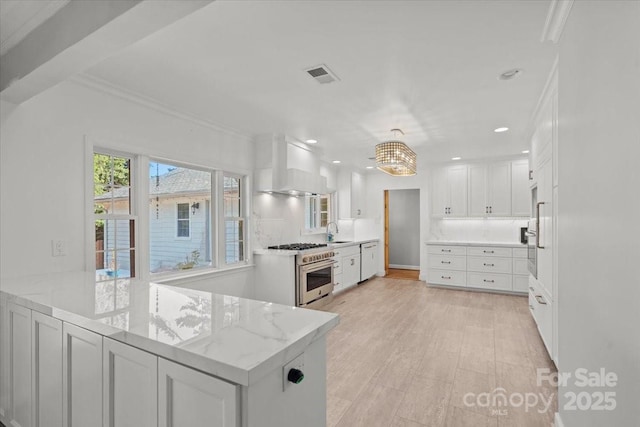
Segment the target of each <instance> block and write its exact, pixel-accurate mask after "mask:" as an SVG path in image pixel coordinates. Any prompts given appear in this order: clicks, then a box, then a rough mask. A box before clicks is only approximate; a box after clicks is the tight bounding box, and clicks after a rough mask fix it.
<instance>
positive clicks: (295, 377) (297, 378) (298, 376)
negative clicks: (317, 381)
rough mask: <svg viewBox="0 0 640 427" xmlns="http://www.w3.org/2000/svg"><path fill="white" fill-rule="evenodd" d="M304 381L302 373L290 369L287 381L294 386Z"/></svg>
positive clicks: (298, 370)
mask: <svg viewBox="0 0 640 427" xmlns="http://www.w3.org/2000/svg"><path fill="white" fill-rule="evenodd" d="M303 379H304V373H303V372H302V371H301V370H300V369H295V368H294V369H291V370H289V373H288V374H287V380H288V381H289V382H292V383H294V384H300V383H301V382H302V380H303Z"/></svg>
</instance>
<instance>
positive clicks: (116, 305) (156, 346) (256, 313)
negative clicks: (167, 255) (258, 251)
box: [0, 272, 339, 386]
mask: <svg viewBox="0 0 640 427" xmlns="http://www.w3.org/2000/svg"><path fill="white" fill-rule="evenodd" d="M0 293H2V294H4V295H3V297H6V298H7V300H8V301H9V302H15V303H17V304H19V305H22V306H25V307H27V308H30V309H32V310H36V311H39V312H41V313H43V314H46V315H49V316H52V317H55V318H57V319H60V320H62V321H65V322H69V323H73V324H75V325H77V326H80V327H82V328H85V329H88V330H90V331H93V332H96V333H98V334H101V335H103V336H105V337H108V338H111V339H114V340H117V341H120V342H123V343H126V344H129V345H132V346H134V347H137V348H140V349H142V350H145V351H148V352H150V353H153V354H156V355H158V356H160V357H164V358H166V359H169V360H173V361H175V362H178V363H181V364H183V365H186V366H189V367H192V368H195V369H198V370H201V371H203V372H207V373H209V374H211V375H215V376H217V377H220V378H223V379H225V380H227V381H230V382H233V383H237V384H241V385H245V386H248V385H251V384H253V383H255V382H257V381H258V380H260V378H262V377H263V376H264V375H266V374H268V373H269V372H271V371H273V370H274V369H279V368H280V367H281V366H283V365H284V364H285V363H287V362H288V361H289V360H291V359H293V358H294V357H296V356H297V355H299V354H300V353H302V352H303V351H304V350H305V349H306V348H307V347H308V346H309V345H310V344H311V343H312V342H313V341H315V340H316V339H318V338H320V337H322V336H323V335H325V334H326V333H327V332H329V330H331V329H332V328H334V327H335V326H336V325H337V324H338V322H339V317H338V315H337V314H333V313H327V312H322V311H315V310H309V309H305V308H299V307H290V306H285V305H280V304H273V303H268V302H263V301H256V300H250V299H245V298H238V297H233V296H227V295H219V294H214V293H211V292H204V291H196V290H191V289H186V288H181V287H174V286H168V285H160V284H156V283H149V282H143V281H139V280H129V279H120V280H118V281H117V282H114V281H112V282H102V283H95V276H94V274H93V273H86V272H76V273H56V274H49V275H46V276H33V277H25V278H20V279H2V281H1V282H0Z"/></svg>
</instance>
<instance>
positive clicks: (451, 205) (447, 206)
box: [431, 159, 529, 218]
mask: <svg viewBox="0 0 640 427" xmlns="http://www.w3.org/2000/svg"><path fill="white" fill-rule="evenodd" d="M528 173H529V166H528V162H527V160H526V159H523V160H514V161H501V162H494V163H478V164H471V165H456V166H449V167H444V168H440V169H437V170H435V171H434V173H433V180H432V183H433V186H432V193H431V194H432V199H431V201H432V210H431V213H432V216H434V217H440V218H450V217H513V216H524V217H526V216H529V182H528Z"/></svg>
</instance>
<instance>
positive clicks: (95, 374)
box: [62, 322, 102, 426]
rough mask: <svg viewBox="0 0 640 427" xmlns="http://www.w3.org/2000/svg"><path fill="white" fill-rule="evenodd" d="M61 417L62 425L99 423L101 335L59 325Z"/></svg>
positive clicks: (100, 412) (72, 326)
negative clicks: (60, 337) (60, 334)
mask: <svg viewBox="0 0 640 427" xmlns="http://www.w3.org/2000/svg"><path fill="white" fill-rule="evenodd" d="M62 338H63V344H62V419H63V425H65V426H100V425H102V336H101V335H98V334H96V333H93V332H91V331H88V330H86V329H82V328H79V327H78V326H75V325H72V324H70V323H66V322H64V323H63V325H62Z"/></svg>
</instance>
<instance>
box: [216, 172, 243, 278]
mask: <svg viewBox="0 0 640 427" xmlns="http://www.w3.org/2000/svg"><path fill="white" fill-rule="evenodd" d="M225 177H229V178H234V179H238V180H239V181H240V182H239V189H240V190H239V191H240V195H239V197H238V200H239V202H240V209H239V212H238V213H239V214H240V216H238V217H227V216H225V212H224V178H225ZM219 181H220V182H219V185H220V197H221V200H220V211H221V212H220V221H221V222H220V224H221V227H220V233H221V236H220V244H221V250H220V251H219V252H218V253H219V257H218V261H219V262H220V265H226V266H237V265H241V264H243V263H247V259H248V258H249V257H248V256H247V246H248V244H247V243H248V240H249V239H248V231H249V225H248V223H249V221H248V218H247V217H248V211H247V202H246V200H247V197H246V196H247V195H246V193H247V190H246V188H247V181H248V180H247V176H246V175H241V174H237V173H233V172H228V171H220V176H219ZM227 220H240V221H242V236H243V239H242V240H238V242H242V255H243V257H242V259H240V260H238V261H235V262H231V263H228V262H227V256H226V254H227V252H226V251H227V240H226V237H227V236H226V231H227V230H226V221H227Z"/></svg>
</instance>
